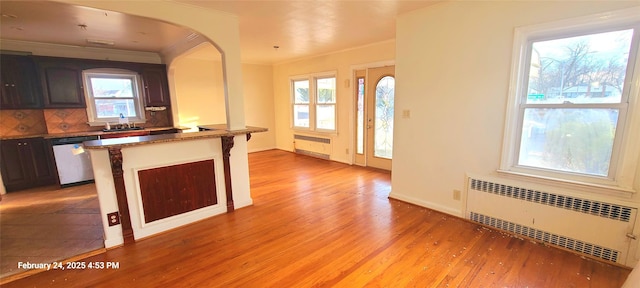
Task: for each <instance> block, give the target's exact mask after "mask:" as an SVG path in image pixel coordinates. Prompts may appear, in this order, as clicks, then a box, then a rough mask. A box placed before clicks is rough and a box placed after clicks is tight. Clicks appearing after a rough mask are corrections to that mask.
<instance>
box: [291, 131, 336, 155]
mask: <svg viewBox="0 0 640 288" xmlns="http://www.w3.org/2000/svg"><path fill="white" fill-rule="evenodd" d="M293 139H294V141H293V146H294V151H295V152H296V153H298V154H304V155H309V156H313V157H317V158H322V159H330V155H331V139H330V138H322V137H315V136H307V135H298V134H294V135H293Z"/></svg>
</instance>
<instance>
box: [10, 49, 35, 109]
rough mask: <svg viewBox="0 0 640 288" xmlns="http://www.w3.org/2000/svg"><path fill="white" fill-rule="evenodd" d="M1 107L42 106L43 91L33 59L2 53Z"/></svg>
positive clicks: (23, 107) (24, 107)
mask: <svg viewBox="0 0 640 288" xmlns="http://www.w3.org/2000/svg"><path fill="white" fill-rule="evenodd" d="M0 71H1V73H0V74H1V76H0V77H1V79H0V82H1V83H0V85H1V89H0V99H1V100H0V109H34V108H42V91H41V90H40V83H39V80H38V73H37V72H36V66H35V64H34V62H33V59H32V58H31V57H29V56H18V55H0Z"/></svg>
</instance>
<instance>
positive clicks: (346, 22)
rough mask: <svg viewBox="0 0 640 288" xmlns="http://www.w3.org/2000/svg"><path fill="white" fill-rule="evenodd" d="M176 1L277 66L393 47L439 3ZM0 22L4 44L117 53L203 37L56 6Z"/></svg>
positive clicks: (19, 5) (20, 6)
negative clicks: (230, 18) (214, 18)
mask: <svg viewBox="0 0 640 288" xmlns="http://www.w3.org/2000/svg"><path fill="white" fill-rule="evenodd" d="M171 1H173V2H180V3H185V4H188V5H193V6H198V7H202V9H211V10H217V11H224V12H228V13H232V14H235V15H237V16H238V19H239V23H240V24H239V25H240V27H239V30H240V48H241V50H242V51H241V55H242V61H243V62H247V63H261V64H271V63H277V62H282V61H287V60H291V59H296V58H302V57H309V56H313V55H321V54H326V53H331V52H335V51H340V50H344V49H349V48H354V47H359V46H364V45H369V44H372V43H377V42H382V41H387V40H392V39H394V38H395V21H396V17H397V15H398V14H401V13H405V12H409V11H411V10H415V9H418V8H422V7H426V6H429V5H433V4H435V3H437V2H438V1H439V0H415V1H404V0H385V1H374V0H366V1H351V0H335V1H269V0H267V1H264V0H247V1H231V0H220V1H201V0H171ZM184 17H189V15H184ZM373 19H375V21H373ZM0 21H1V23H0V37H1V38H2V39H5V40H19V41H28V42H42V43H51V44H61V45H74V46H80V47H82V46H87V45H96V44H95V43H93V44H89V43H88V42H87V39H98V40H100V39H108V40H109V41H111V42H113V46H111V47H110V48H113V49H120V50H132V51H145V52H155V53H162V51H167V50H168V49H170V48H171V47H174V46H176V45H178V44H179V43H185V42H191V41H193V40H195V39H196V38H198V37H199V36H198V33H197V31H195V32H194V31H193V30H192V29H191V28H185V27H179V26H176V25H172V24H170V23H166V22H164V21H159V20H154V19H148V18H143V17H138V16H132V15H127V14H124V13H120V12H114V11H105V10H102V9H94V8H89V7H81V6H74V5H69V4H66V3H59V2H55V1H2V17H0ZM78 27H80V29H78ZM83 27H84V28H83ZM196 28H197V27H196ZM273 39H278V44H277V45H273ZM212 40H214V41H215V39H212ZM98 45H105V44H98ZM274 46H278V48H275V47H274Z"/></svg>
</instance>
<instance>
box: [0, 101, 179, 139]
mask: <svg viewBox="0 0 640 288" xmlns="http://www.w3.org/2000/svg"><path fill="white" fill-rule="evenodd" d="M145 117H146V119H147V122H146V123H145V124H142V125H138V124H137V125H138V126H142V127H149V128H151V127H169V126H172V121H171V107H167V110H164V111H145ZM88 121H89V120H88V118H87V111H86V110H85V109H84V108H78V109H25V110H0V137H8V136H29V135H37V134H57V133H75V132H89V131H100V130H102V128H103V127H102V126H97V127H96V126H94V127H91V126H89V124H87V122H88Z"/></svg>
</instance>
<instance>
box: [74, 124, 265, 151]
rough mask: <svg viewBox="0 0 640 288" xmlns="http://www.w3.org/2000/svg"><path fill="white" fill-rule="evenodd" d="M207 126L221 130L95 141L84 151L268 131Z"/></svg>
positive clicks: (252, 128) (258, 128)
mask: <svg viewBox="0 0 640 288" xmlns="http://www.w3.org/2000/svg"><path fill="white" fill-rule="evenodd" d="M205 126H211V127H213V126H215V127H218V128H220V129H218V130H210V131H201V132H191V133H174V134H161V135H149V136H136V137H124V138H113V139H104V140H93V141H85V142H83V146H84V149H108V148H112V147H127V146H137V145H145V144H154V143H166V142H174V141H185V140H197V139H207V138H220V137H225V136H236V135H243V134H251V133H258V132H266V131H267V130H268V129H267V128H262V127H251V126H247V127H246V128H245V129H238V130H226V125H205Z"/></svg>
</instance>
